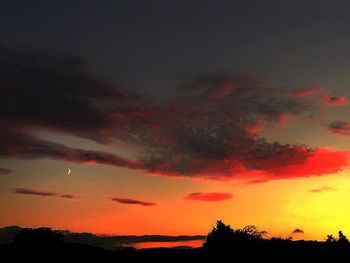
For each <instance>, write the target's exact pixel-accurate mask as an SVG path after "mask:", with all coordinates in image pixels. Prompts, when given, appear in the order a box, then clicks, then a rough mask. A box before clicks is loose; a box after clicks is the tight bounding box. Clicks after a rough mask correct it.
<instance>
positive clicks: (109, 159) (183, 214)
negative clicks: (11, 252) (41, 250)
mask: <svg viewBox="0 0 350 263" xmlns="http://www.w3.org/2000/svg"><path fill="white" fill-rule="evenodd" d="M349 8H350V3H349V2H348V1H323V0H309V1H287V0H284V1H281V0H278V1H277V0H276V1H268V0H267V1H260V0H255V1H243V0H242V1H232V0H230V1H225V0H222V1H209V0H201V1H199V0H198V1H194V0H193V1H191V0H187V1H182V0H177V1H171V0H168V1H164V0H163V1H161V0H158V1H153V0H147V1H133V0H129V1H116V0H113V1H112V0H111V1H109V0H104V1H86V0H85V1H83V0H81V1H78V0H77V1H42V0H33V1H24V0H20V1H10V0H5V1H1V4H0V35H1V39H0V91H1V96H0V124H1V129H0V227H1V226H7V225H19V226H28V227H36V226H50V227H52V228H55V229H67V230H71V231H78V232H92V233H97V234H122V235H127V234H135V235H142V234H164V235H182V234H186V235H196V234H203V235H205V234H207V233H208V231H210V229H211V226H212V225H214V224H215V221H216V220H218V219H221V220H223V221H224V222H225V223H227V224H230V225H231V226H232V227H234V228H236V227H243V226H245V225H250V224H254V225H257V226H258V227H259V228H260V229H264V230H266V231H268V233H269V236H280V237H288V236H292V237H293V238H294V239H300V238H302V239H318V240H324V239H325V237H326V235H327V234H336V233H337V232H338V231H339V230H343V232H344V233H345V234H348V235H350V221H349V218H350V209H349V201H350V115H349V113H350V105H349V100H350V88H349V87H350V86H349V85H350V74H349V70H350V52H349V47H350V29H349V28H350V16H349V10H350V9H349ZM295 229H299V230H300V231H294V230H295ZM293 231H294V233H292V232H293Z"/></svg>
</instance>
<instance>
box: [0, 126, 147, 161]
mask: <svg viewBox="0 0 350 263" xmlns="http://www.w3.org/2000/svg"><path fill="white" fill-rule="evenodd" d="M0 157H16V158H21V159H41V158H51V159H55V160H66V161H71V162H77V163H91V162H93V163H101V164H108V165H114V166H119V167H130V168H137V167H138V166H142V165H141V164H139V163H136V162H131V161H129V160H127V159H124V158H122V157H119V156H116V155H114V154H111V153H106V152H101V151H90V150H82V149H76V148H71V147H67V146H65V145H63V144H59V143H54V142H50V141H46V140H41V139H38V138H36V137H34V136H30V135H26V134H20V133H15V132H9V133H5V132H0Z"/></svg>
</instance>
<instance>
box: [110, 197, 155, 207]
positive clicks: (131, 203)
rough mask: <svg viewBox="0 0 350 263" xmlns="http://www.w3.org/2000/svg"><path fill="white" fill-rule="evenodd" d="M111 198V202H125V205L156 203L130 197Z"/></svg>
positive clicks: (150, 204) (152, 204) (153, 204)
mask: <svg viewBox="0 0 350 263" xmlns="http://www.w3.org/2000/svg"><path fill="white" fill-rule="evenodd" d="M111 200H112V201H113V202H117V203H121V204H126V205H142V206H156V205H157V204H156V203H152V202H145V201H140V200H135V199H130V198H119V197H112V198H111Z"/></svg>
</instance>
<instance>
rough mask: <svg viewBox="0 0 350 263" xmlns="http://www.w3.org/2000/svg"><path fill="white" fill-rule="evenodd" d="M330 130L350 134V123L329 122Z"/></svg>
mask: <svg viewBox="0 0 350 263" xmlns="http://www.w3.org/2000/svg"><path fill="white" fill-rule="evenodd" d="M328 131H330V132H332V133H336V134H340V135H346V136H350V123H349V122H344V121H334V122H332V123H330V124H329V126H328Z"/></svg>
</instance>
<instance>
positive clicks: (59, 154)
mask: <svg viewBox="0 0 350 263" xmlns="http://www.w3.org/2000/svg"><path fill="white" fill-rule="evenodd" d="M0 52H1V56H0V58H1V59H0V85H1V87H2V89H1V95H2V96H1V97H0V98H1V99H0V120H1V121H0V124H2V125H3V127H7V128H6V129H4V130H2V131H1V132H0V157H4V158H6V157H11V158H25V159H36V158H52V159H58V160H67V161H73V162H78V163H86V162H89V163H90V162H96V163H101V164H108V165H114V166H119V167H126V168H131V169H144V170H146V171H149V172H150V173H153V174H158V175H167V176H200V177H203V178H215V179H222V178H232V177H235V178H240V176H241V175H244V176H243V177H242V176H241V177H242V178H245V179H246V178H249V179H250V180H251V181H252V182H254V181H259V182H263V181H268V180H273V179H281V178H290V177H300V176H302V177H304V176H312V175H321V174H327V173H334V172H337V171H339V170H341V169H343V168H344V167H345V166H346V165H347V164H348V156H349V154H348V153H347V152H338V151H330V150H327V149H310V148H308V147H307V146H306V145H290V144H282V143H279V142H270V141H266V140H265V139H264V138H262V137H261V136H260V135H259V130H260V129H263V128H264V127H271V126H280V125H282V124H283V123H284V122H285V121H284V120H286V119H287V118H286V116H288V115H297V116H304V117H309V116H314V115H315V114H317V113H318V112H319V109H318V105H319V104H320V100H319V98H318V97H317V96H316V97H315V96H313V95H315V94H316V93H317V92H318V93H320V92H321V91H320V90H319V88H318V89H315V88H312V89H310V88H309V90H305V89H304V90H299V91H295V90H289V89H277V88H270V87H267V86H265V85H264V84H263V83H262V81H260V80H259V79H258V78H256V77H252V76H250V75H244V74H222V75H219V74H218V75H204V76H194V77H184V78H182V79H181V81H182V82H181V83H182V85H181V86H180V87H179V95H178V96H177V97H175V98H173V99H172V100H171V101H167V102H163V103H160V102H150V101H147V100H146V99H144V98H141V97H140V96H137V95H135V94H131V93H130V92H126V91H124V90H122V89H121V88H120V87H119V86H118V85H111V84H110V83H107V82H105V81H103V80H101V79H99V78H97V77H95V76H93V74H91V73H90V72H89V70H88V69H89V68H88V64H87V63H86V62H85V61H84V60H82V59H81V58H78V57H73V56H62V55H47V54H38V53H33V52H32V53H30V52H22V51H15V50H12V49H4V48H2V49H1V50H0ZM322 92H323V91H322ZM322 95H324V94H322ZM37 129H53V130H57V131H60V132H65V133H69V134H72V135H74V136H79V137H83V138H89V139H92V140H95V141H97V142H99V143H103V144H110V145H112V144H111V143H112V142H113V141H115V140H118V141H123V142H125V143H127V144H129V145H130V146H132V147H134V148H136V149H138V150H139V156H140V158H139V159H137V160H135V161H133V160H129V159H128V158H124V157H122V156H116V155H114V154H111V153H106V152H101V151H92V150H91V151H89V150H82V149H76V148H71V147H69V146H65V145H62V144H58V143H54V142H50V141H46V140H42V139H39V138H37V137H36V136H35V131H36V130H37ZM325 158H328V159H330V160H331V162H327V163H325V164H321V165H320V163H318V164H317V165H316V161H324V159H325Z"/></svg>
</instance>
